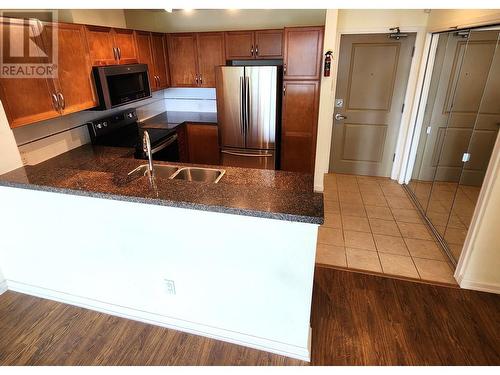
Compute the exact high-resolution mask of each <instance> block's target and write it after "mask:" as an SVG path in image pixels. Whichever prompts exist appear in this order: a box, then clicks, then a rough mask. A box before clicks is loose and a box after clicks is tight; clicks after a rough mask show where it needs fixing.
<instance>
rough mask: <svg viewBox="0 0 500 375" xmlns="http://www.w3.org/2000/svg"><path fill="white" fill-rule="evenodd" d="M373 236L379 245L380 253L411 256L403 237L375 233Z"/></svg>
mask: <svg viewBox="0 0 500 375" xmlns="http://www.w3.org/2000/svg"><path fill="white" fill-rule="evenodd" d="M373 238H374V240H375V245H376V246H377V250H378V252H379V253H388V254H396V255H406V256H410V253H409V252H408V249H407V248H406V245H405V242H404V241H403V239H402V238H401V237H394V236H386V235H383V234H374V235H373Z"/></svg>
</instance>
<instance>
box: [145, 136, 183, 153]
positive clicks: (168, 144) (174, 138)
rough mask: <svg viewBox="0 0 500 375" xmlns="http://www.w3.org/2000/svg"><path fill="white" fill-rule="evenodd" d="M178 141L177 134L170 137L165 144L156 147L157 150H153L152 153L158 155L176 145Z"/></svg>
mask: <svg viewBox="0 0 500 375" xmlns="http://www.w3.org/2000/svg"><path fill="white" fill-rule="evenodd" d="M176 140H177V134H174V135H172V136H171V137H169V138H168V139H167V140H166V141H165V142H163V143H160V144H159V145H158V146H156V147H155V148H153V149H152V150H151V153H152V154H154V153H157V152H158V151H161V150H163V149H164V148H167V147H168V146H170V145H171V144H172V143H174V142H175V141H176Z"/></svg>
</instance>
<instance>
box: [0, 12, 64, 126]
mask: <svg viewBox="0 0 500 375" xmlns="http://www.w3.org/2000/svg"><path fill="white" fill-rule="evenodd" d="M0 27H1V29H2V30H1V34H2V35H8V33H10V34H11V35H12V34H15V35H18V36H19V37H20V38H22V35H35V37H34V39H35V42H36V43H37V44H38V45H43V41H42V40H41V38H40V37H39V36H38V35H39V33H38V31H37V28H35V27H34V26H30V25H29V24H28V23H27V22H26V24H25V21H24V20H17V19H7V18H0ZM5 39H6V40H5V44H2V46H1V47H0V48H2V49H3V55H2V57H3V59H4V61H3V62H4V63H5V62H6V56H9V52H8V51H9V50H10V49H11V46H10V38H5ZM21 40H22V39H21ZM35 52H36V51H31V55H32V56H31V57H28V56H25V57H21V58H19V57H17V58H16V60H17V61H16V62H17V63H26V64H28V63H31V64H35V63H48V60H47V58H46V57H41V56H33V53H35ZM53 94H55V88H54V86H53V80H52V79H46V78H4V77H0V99H1V101H2V105H3V107H4V109H5V113H6V114H7V119H8V120H9V124H10V127H11V128H15V127H19V126H22V125H26V124H31V123H33V122H37V121H41V120H47V119H50V118H54V117H58V116H59V112H58V111H57V109H56V107H55V105H54V102H53V101H52V95H53Z"/></svg>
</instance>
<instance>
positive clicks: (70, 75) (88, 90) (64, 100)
mask: <svg viewBox="0 0 500 375" xmlns="http://www.w3.org/2000/svg"><path fill="white" fill-rule="evenodd" d="M44 28H46V29H47V30H49V31H50V32H54V31H56V32H57V35H58V47H59V48H58V69H57V78H56V79H55V80H54V83H55V87H56V91H57V95H58V96H59V101H60V112H61V113H62V114H69V113H73V112H78V111H82V110H84V109H89V108H93V107H95V106H96V105H97V98H96V96H95V94H94V90H93V84H92V67H91V64H90V58H89V53H88V50H87V46H86V43H85V31H84V27H83V26H82V25H76V24H69V23H57V24H44ZM49 34H50V33H48V34H47V35H49Z"/></svg>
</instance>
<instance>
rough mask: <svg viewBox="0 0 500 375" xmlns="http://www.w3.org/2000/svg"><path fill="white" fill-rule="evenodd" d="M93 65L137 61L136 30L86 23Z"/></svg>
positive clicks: (132, 62)
mask: <svg viewBox="0 0 500 375" xmlns="http://www.w3.org/2000/svg"><path fill="white" fill-rule="evenodd" d="M85 34H86V37H87V43H88V46H89V51H90V60H91V63H92V65H115V64H134V63H137V61H138V58H137V46H136V41H135V38H134V30H130V29H113V28H110V27H102V26H92V25H85Z"/></svg>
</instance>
